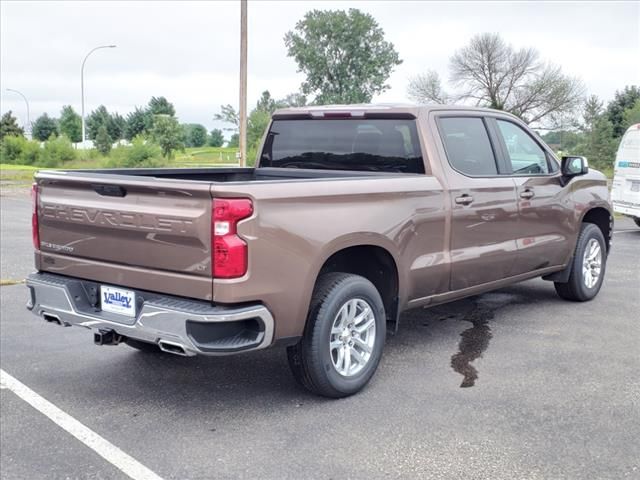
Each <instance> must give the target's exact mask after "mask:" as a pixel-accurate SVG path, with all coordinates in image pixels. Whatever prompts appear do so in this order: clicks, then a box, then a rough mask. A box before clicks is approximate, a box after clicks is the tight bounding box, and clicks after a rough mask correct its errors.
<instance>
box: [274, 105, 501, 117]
mask: <svg viewBox="0 0 640 480" xmlns="http://www.w3.org/2000/svg"><path fill="white" fill-rule="evenodd" d="M436 110H447V111H450V110H458V111H477V112H493V113H496V112H497V110H492V109H490V108H481V107H469V106H465V105H441V104H432V105H415V104H410V103H375V104H374V103H362V104H352V105H313V106H306V107H287V108H279V109H277V110H276V111H275V112H274V114H273V116H274V117H277V116H282V117H287V116H297V115H311V116H312V115H313V114H314V113H327V112H330V113H331V112H335V113H352V112H363V113H377V114H384V113H390V114H411V115H413V116H416V117H417V116H418V114H419V113H420V112H429V111H436ZM500 113H502V114H507V115H509V114H508V113H507V112H503V111H501V112H500Z"/></svg>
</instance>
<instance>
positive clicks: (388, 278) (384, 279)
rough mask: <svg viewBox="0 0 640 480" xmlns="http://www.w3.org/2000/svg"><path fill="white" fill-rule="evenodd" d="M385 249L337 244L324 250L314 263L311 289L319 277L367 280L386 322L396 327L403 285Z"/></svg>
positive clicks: (374, 245) (395, 261)
mask: <svg viewBox="0 0 640 480" xmlns="http://www.w3.org/2000/svg"><path fill="white" fill-rule="evenodd" d="M391 251H392V250H391V249H390V248H389V246H387V245H381V244H380V243H378V242H349V243H342V242H341V243H339V244H337V245H335V246H334V248H331V249H327V251H326V253H325V255H324V256H323V257H322V259H321V260H320V261H319V262H318V265H317V268H316V269H314V270H315V275H314V277H313V287H312V288H311V291H310V292H309V293H310V294H309V301H310V299H311V294H312V292H313V288H315V285H316V283H317V281H318V279H319V278H320V276H321V275H323V274H325V273H330V272H342V273H351V274H354V275H360V276H362V277H364V278H366V279H367V280H369V281H370V282H371V283H372V284H373V285H374V286H375V287H376V289H377V290H378V292H379V293H380V296H381V297H382V301H383V303H384V307H385V313H386V316H387V322H391V323H393V325H392V331H395V327H396V326H397V323H398V316H399V313H400V308H399V307H400V303H401V298H402V297H401V292H402V286H403V281H402V279H401V275H400V270H399V268H398V259H397V258H396V257H395V256H394V255H393V254H392V253H391Z"/></svg>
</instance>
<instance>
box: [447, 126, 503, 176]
mask: <svg viewBox="0 0 640 480" xmlns="http://www.w3.org/2000/svg"><path fill="white" fill-rule="evenodd" d="M440 128H441V130H442V132H441V133H442V137H443V140H444V145H445V149H446V151H447V158H448V159H449V163H450V164H451V166H452V167H453V168H455V169H456V170H458V171H459V172H461V173H464V174H465V175H471V176H477V175H496V174H497V173H498V168H497V167H496V159H495V156H494V155H493V149H492V148H491V142H490V141H489V134H488V133H487V129H486V127H485V125H484V121H483V120H482V119H481V118H474V117H459V118H455V117H447V118H441V119H440Z"/></svg>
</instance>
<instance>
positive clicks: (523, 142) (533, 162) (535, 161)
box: [497, 120, 549, 175]
mask: <svg viewBox="0 0 640 480" xmlns="http://www.w3.org/2000/svg"><path fill="white" fill-rule="evenodd" d="M497 122H498V128H499V129H500V133H502V138H504V143H505V144H506V145H507V153H508V155H509V158H508V159H507V160H510V161H511V167H512V169H513V173H515V174H533V175H535V174H541V173H549V165H548V164H547V155H546V154H545V152H544V150H543V149H542V147H540V145H538V144H537V143H536V142H535V141H534V140H533V138H531V136H530V135H529V134H528V133H527V132H525V131H524V130H523V129H522V128H520V127H519V126H518V125H516V124H515V123H511V122H506V121H504V120H498V121H497Z"/></svg>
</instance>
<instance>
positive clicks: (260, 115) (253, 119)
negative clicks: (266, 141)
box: [247, 109, 271, 150]
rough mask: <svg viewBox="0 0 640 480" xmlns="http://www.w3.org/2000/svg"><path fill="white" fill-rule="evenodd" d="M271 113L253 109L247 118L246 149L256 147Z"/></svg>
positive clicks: (267, 124)
mask: <svg viewBox="0 0 640 480" xmlns="http://www.w3.org/2000/svg"><path fill="white" fill-rule="evenodd" d="M270 120H271V115H270V114H269V112H266V111H264V110H259V109H255V110H253V111H252V112H251V115H249V119H248V120H247V149H248V150H253V149H255V148H257V146H258V144H259V143H260V141H261V140H262V136H263V135H264V132H265V130H266V129H267V127H268V126H269V121H270Z"/></svg>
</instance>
